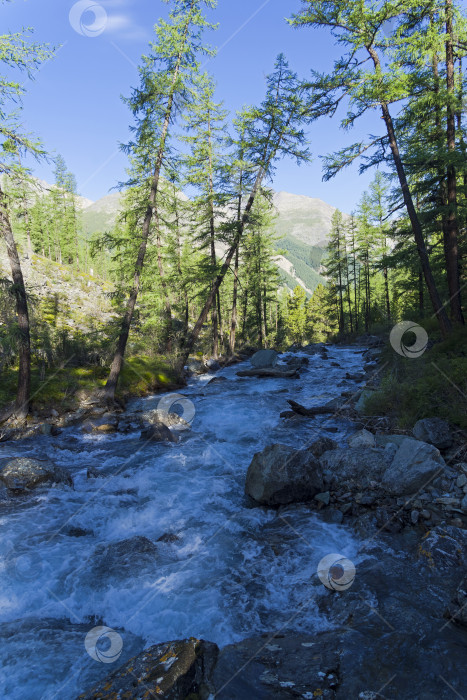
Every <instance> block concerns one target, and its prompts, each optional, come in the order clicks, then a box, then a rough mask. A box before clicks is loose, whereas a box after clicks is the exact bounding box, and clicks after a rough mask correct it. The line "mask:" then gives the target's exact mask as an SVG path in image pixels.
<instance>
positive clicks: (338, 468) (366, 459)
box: [319, 447, 387, 491]
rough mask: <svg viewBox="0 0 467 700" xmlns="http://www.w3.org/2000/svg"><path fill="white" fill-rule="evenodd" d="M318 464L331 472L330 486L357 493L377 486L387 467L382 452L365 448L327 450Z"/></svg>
mask: <svg viewBox="0 0 467 700" xmlns="http://www.w3.org/2000/svg"><path fill="white" fill-rule="evenodd" d="M319 462H320V464H321V467H322V468H323V470H325V471H329V472H331V474H332V478H331V481H330V482H329V483H330V485H331V486H338V487H339V488H349V489H350V490H358V491H361V490H362V489H367V488H370V487H371V486H373V485H377V484H378V483H379V482H380V480H381V477H382V475H383V473H384V471H385V469H386V466H387V465H386V462H385V460H384V457H383V451H382V450H378V449H375V448H367V447H350V448H349V449H343V448H339V449H337V450H329V451H328V452H325V453H324V454H323V455H322V456H321V457H320V460H319ZM372 482H373V483H372Z"/></svg>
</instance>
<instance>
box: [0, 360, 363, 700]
mask: <svg viewBox="0 0 467 700" xmlns="http://www.w3.org/2000/svg"><path fill="white" fill-rule="evenodd" d="M362 354H363V350H357V349H355V348H342V347H331V348H330V352H329V356H330V357H329V359H328V360H326V359H323V358H322V357H321V356H320V355H312V356H310V358H309V365H308V367H307V368H306V370H305V371H304V372H303V373H302V375H301V377H300V378H297V379H252V378H239V377H237V376H236V372H237V371H239V370H240V369H244V368H245V367H246V366H247V364H248V363H245V365H244V366H242V365H235V366H232V367H229V368H227V369H225V370H222V371H220V372H218V373H217V374H216V376H224V377H226V379H227V381H221V382H216V383H213V384H209V385H208V382H209V381H210V380H211V379H212V378H213V376H214V375H204V376H202V377H196V378H193V379H192V380H191V381H190V382H189V385H188V386H187V387H186V388H185V389H184V390H183V391H182V392H181V393H183V395H184V396H186V397H187V398H188V399H189V401H190V402H192V404H193V406H194V410H195V417H194V420H193V423H192V430H191V431H186V432H183V433H182V434H181V440H180V442H179V443H177V444H167V443H163V444H159V443H150V444H145V443H144V441H143V440H141V439H140V437H139V431H138V432H137V433H130V434H127V435H120V434H116V435H106V436H96V435H85V434H84V433H82V431H81V430H80V428H79V427H78V428H73V429H71V428H70V429H66V430H64V431H63V433H62V434H61V435H60V436H58V437H56V438H50V437H43V438H40V439H36V438H35V439H34V440H28V441H24V442H22V443H5V444H2V445H0V464H2V465H3V464H4V462H5V461H7V459H9V458H13V457H18V456H22V457H24V456H28V457H34V458H37V459H48V460H51V461H52V462H54V463H55V464H58V465H60V466H63V467H65V468H66V469H68V470H69V472H70V474H71V475H72V478H73V482H74V488H73V489H70V488H68V487H62V486H57V487H55V488H48V489H44V490H41V491H37V492H35V493H33V494H31V495H27V496H16V497H11V496H8V494H6V493H0V547H1V556H2V563H1V565H0V566H1V569H0V666H1V670H0V696H1V697H2V698H4V699H5V700H13V699H14V700H23V699H24V700H32V699H33V698H34V699H39V698H40V699H41V700H53V698H59V699H60V700H72V699H73V698H75V697H76V696H77V695H78V694H79V693H80V692H82V691H83V690H85V689H86V688H88V687H89V686H91V685H92V684H93V683H94V682H95V681H96V680H98V679H100V678H101V677H103V676H105V675H107V674H108V673H109V672H111V671H112V670H114V668H116V667H117V666H118V665H119V664H120V663H123V662H125V661H126V660H127V659H128V658H130V657H131V656H132V655H134V654H135V653H138V652H139V651H140V650H142V649H143V648H144V647H145V646H148V645H150V644H154V643H156V642H162V641H167V640H174V639H180V638H185V637H189V636H195V637H199V638H204V639H207V640H210V641H213V642H216V643H217V644H218V645H219V646H223V645H225V644H228V643H231V642H235V641H238V640H241V639H244V638H246V637H248V636H251V635H253V634H257V633H262V632H266V631H268V632H270V631H275V630H279V629H282V628H284V629H300V630H306V631H313V630H322V629H327V628H329V627H330V626H331V625H332V622H331V621H329V620H327V619H326V618H325V617H323V616H322V615H321V614H320V613H319V611H318V609H317V605H316V601H317V599H318V597H319V596H320V595H322V594H323V593H324V591H325V589H323V587H322V585H321V584H320V582H319V579H318V577H317V575H316V569H317V565H318V562H319V561H320V559H321V558H322V557H323V556H325V555H326V554H329V553H332V552H338V553H340V554H342V555H344V556H346V557H349V558H350V559H352V560H353V561H355V562H357V561H358V556H357V550H358V546H359V542H358V541H357V539H356V537H355V535H354V534H353V533H350V532H349V531H347V529H346V528H345V527H343V526H341V525H336V524H328V523H325V522H324V521H323V520H322V519H321V518H320V517H319V516H318V515H316V514H313V513H312V512H311V511H310V510H309V508H308V507H307V506H306V505H301V506H290V507H285V508H282V509H281V510H280V511H275V510H270V509H265V508H259V507H252V506H251V504H250V503H248V501H247V499H246V498H245V496H244V484H245V475H246V471H247V468H248V465H249V463H250V461H251V459H252V457H253V455H254V453H255V452H258V451H260V450H262V449H263V448H264V447H265V446H266V445H268V444H272V443H276V442H279V443H283V444H287V445H292V446H294V447H297V448H299V447H302V446H304V445H306V444H309V443H311V442H312V441H313V439H316V438H317V437H319V436H320V435H328V436H329V437H332V438H333V439H335V440H337V441H338V442H339V443H340V444H342V445H343V444H344V443H345V438H346V436H347V435H348V434H349V433H350V432H352V431H353V430H354V428H353V427H352V424H351V423H349V422H346V421H342V420H340V419H336V418H334V417H332V416H331V417H329V416H327V417H326V416H319V417H316V418H315V419H312V420H311V419H310V420H309V419H292V420H287V419H282V418H280V415H279V414H280V412H281V411H284V410H287V409H288V405H287V398H293V399H294V400H296V401H298V402H299V403H301V404H305V405H313V404H315V405H317V404H323V403H325V402H326V401H327V400H329V399H331V398H334V397H336V396H339V395H340V394H341V392H342V391H343V390H350V391H352V390H356V389H357V387H358V385H357V384H356V383H355V382H353V381H350V380H346V379H345V373H346V372H350V373H355V372H358V371H360V370H361V368H362V366H363V362H364V360H363V358H362ZM296 356H297V354H295V355H294V357H296ZM281 359H287V356H283V357H282V358H281ZM332 361H336V362H337V363H339V364H340V365H341V366H340V367H335V366H332V365H331V362H332ZM160 400H161V396H160V395H158V396H152V397H149V398H147V399H142V400H138V401H134V402H132V404H131V406H130V409H133V410H134V409H137V408H143V409H144V410H148V409H152V408H156V407H157V405H158V403H159V401H160ZM328 431H329V432H328ZM331 431H334V432H331ZM88 472H90V473H94V474H96V475H97V478H88V476H87V475H88ZM167 534H170V535H175V536H176V538H177V539H176V540H175V538H171V539H174V540H175V541H173V542H170V541H169V542H157V540H158V539H159V538H160V537H162V536H163V535H167ZM137 535H139V536H144V537H147V538H148V539H149V540H151V541H152V542H155V543H156V546H157V549H158V553H157V556H156V557H155V559H154V562H153V563H152V564H150V565H149V566H148V565H147V562H146V565H145V566H144V567H143V568H142V569H141V570H140V569H139V567H138V566H135V567H133V568H132V570H131V575H129V574H128V570H125V571H124V572H123V575H122V576H120V575H119V574H118V572H117V573H115V572H113V573H112V572H110V573H109V572H105V571H104V572H101V573H100V574H99V575H96V573H95V567H94V568H93V566H92V561H93V559H92V557H93V554H94V552H95V550H96V547H98V546H99V545H102V544H108V543H111V542H117V541H119V540H124V539H127V538H130V537H134V536H137ZM96 625H106V626H108V627H110V628H112V629H114V630H116V631H118V634H119V635H120V637H121V639H122V640H123V649H122V654H121V656H120V658H119V660H118V662H115V663H114V664H107V663H100V662H98V661H95V660H93V659H92V658H91V657H90V655H89V654H88V653H87V652H86V649H85V646H84V640H85V636H86V634H87V632H88V631H89V630H90V629H92V628H93V627H94V626H96Z"/></svg>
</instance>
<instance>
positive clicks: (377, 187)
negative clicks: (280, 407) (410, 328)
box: [1, 2, 467, 417]
mask: <svg viewBox="0 0 467 700" xmlns="http://www.w3.org/2000/svg"><path fill="white" fill-rule="evenodd" d="M214 6H215V3H214V2H193V3H190V2H188V3H187V2H174V3H172V5H171V12H170V16H169V18H168V19H167V20H161V21H160V22H159V23H157V24H156V26H155V33H154V38H153V40H152V42H151V44H150V46H149V47H148V51H147V53H146V54H145V55H144V56H143V57H142V58H141V62H140V66H139V69H138V72H139V83H138V84H136V85H134V86H132V87H131V88H129V89H128V90H127V96H126V97H124V98H123V99H124V101H125V104H126V105H127V107H128V121H129V126H130V138H129V140H128V142H127V143H125V144H123V145H122V149H123V150H124V152H125V154H126V155H127V156H128V170H127V180H126V181H125V182H122V183H115V184H116V185H117V186H118V187H119V188H120V190H121V191H122V192H123V194H124V197H123V205H122V208H121V211H120V212H119V216H118V220H117V222H116V223H115V225H114V227H113V228H112V229H111V230H103V231H101V232H98V233H94V234H92V235H87V234H85V233H84V232H83V227H82V221H81V208H80V203H79V197H78V193H77V191H76V182H75V177H74V175H73V173H71V172H69V171H68V169H67V166H66V163H65V161H64V159H63V157H62V156H60V155H58V156H55V157H54V158H53V160H54V163H55V170H54V178H55V182H54V183H53V184H52V185H50V186H44V185H42V184H41V183H40V182H38V181H37V180H36V179H35V178H34V172H33V167H26V166H25V165H23V162H24V160H25V157H26V156H27V155H33V156H34V157H35V158H37V159H42V158H48V157H49V158H50V157H51V156H50V155H48V154H47V144H42V143H41V142H40V141H39V140H37V137H36V136H31V135H30V134H28V133H26V132H25V131H24V128H23V127H22V123H21V99H22V96H23V94H24V91H26V90H27V89H28V84H29V81H30V80H33V79H34V77H35V72H36V71H38V70H39V69H40V67H41V65H42V64H43V63H44V62H45V61H48V60H50V59H51V58H53V51H54V49H53V48H52V47H49V46H46V45H40V44H35V43H34V41H33V34H32V31H30V30H27V31H26V30H25V32H24V33H21V32H20V33H18V34H10V35H9V34H6V35H4V36H3V37H2V47H3V51H2V60H3V65H4V72H5V77H4V80H3V87H2V114H3V121H2V163H1V169H2V174H3V184H2V233H3V237H4V240H5V243H6V251H7V255H8V263H9V265H8V267H5V277H4V280H3V284H2V288H1V293H2V316H3V322H2V326H1V328H2V330H1V333H2V335H1V342H2V365H1V366H2V371H3V374H4V379H5V381H6V384H7V385H8V388H7V389H6V390H4V391H3V392H2V400H3V401H4V402H6V403H7V402H8V399H11V398H12V397H11V391H12V372H17V373H18V378H19V381H18V387H17V395H16V401H15V407H14V411H15V413H16V415H17V416H18V417H24V416H25V415H27V413H28V410H29V401H30V395H31V376H32V382H33V386H34V387H36V383H37V379H38V378H39V381H40V378H41V376H42V379H43V377H44V373H46V374H47V373H49V372H51V371H52V372H53V371H56V368H57V367H59V366H60V365H61V363H63V362H66V361H67V360H68V359H69V357H70V356H71V355H74V356H75V360H74V363H75V364H78V366H79V367H82V368H83V367H86V366H88V365H92V364H93V363H94V364H96V362H97V363H98V365H99V367H98V368H96V371H95V372H94V374H93V375H92V376H93V377H94V380H95V381H97V382H98V383H99V384H102V381H103V378H104V372H103V368H104V367H105V368H106V371H108V376H107V377H106V381H105V384H104V389H105V391H104V393H105V397H106V399H107V400H112V399H113V398H114V395H115V391H116V389H117V387H118V382H119V378H120V375H121V372H122V369H123V367H124V364H125V358H127V359H128V360H129V361H130V362H131V358H136V357H137V356H138V355H143V356H144V357H145V360H144V362H146V361H148V360H151V361H153V363H154V362H155V365H154V366H156V367H157V368H158V369H160V366H161V362H162V365H166V366H167V371H169V368H170V372H169V374H170V375H171V377H172V379H175V378H176V377H178V376H180V373H181V372H182V370H183V366H184V365H185V364H186V361H187V359H188V357H189V356H190V354H192V353H196V352H197V353H200V354H201V353H202V354H203V355H209V356H212V357H213V358H215V359H217V358H218V357H219V356H225V355H230V356H232V355H233V354H234V353H235V350H236V348H237V349H238V347H239V343H240V344H243V345H253V346H257V347H273V346H274V347H278V348H283V347H286V346H287V345H290V343H292V342H295V343H302V342H304V341H305V340H306V341H308V342H313V341H315V342H316V341H324V340H329V339H331V338H333V337H342V336H345V335H347V334H358V333H368V332H372V331H374V330H375V329H376V330H382V329H385V328H389V327H390V324H391V323H392V324H394V323H395V322H397V321H399V320H401V319H404V318H406V317H410V318H416V319H419V320H421V319H426V320H427V321H429V323H430V329H431V328H433V327H434V326H435V325H436V326H437V327H439V334H440V336H441V337H442V338H444V339H447V338H448V337H449V336H451V335H452V334H453V333H455V332H456V329H457V328H458V327H460V326H463V324H464V316H463V307H462V287H463V285H464V284H465V270H464V269H463V265H462V259H463V249H464V247H465V244H466V242H465V236H466V216H467V213H466V212H467V209H466V194H467V189H466V182H467V180H466V177H467V175H466V166H465V163H466V157H465V149H466V138H467V137H466V134H465V113H464V112H465V110H464V107H465V98H464V91H465V76H464V72H463V66H462V62H463V60H464V57H465V51H466V43H465V36H464V32H465V26H464V25H465V18H464V17H463V14H462V11H461V7H457V6H456V5H453V4H450V3H447V4H440V5H439V6H438V5H436V3H435V4H430V5H429V6H427V7H423V8H420V7H417V6H412V5H411V4H410V3H409V4H407V6H406V5H403V6H396V5H392V4H391V3H384V5H383V6H381V7H378V8H376V7H373V6H371V5H368V6H367V5H362V4H361V3H355V4H354V3H346V4H345V6H343V5H342V3H309V2H305V3H303V6H302V7H301V8H297V11H296V13H295V14H293V15H291V17H290V18H289V20H288V21H289V23H290V25H291V30H292V29H294V30H296V31H306V30H307V28H310V27H320V28H322V29H323V30H325V31H327V32H328V33H329V34H330V35H331V37H334V38H335V39H336V40H337V47H338V49H339V56H338V57H337V58H336V60H335V62H334V68H333V70H332V72H330V73H329V74H318V73H317V72H315V71H313V67H312V66H310V68H311V73H310V74H309V75H306V76H299V75H297V74H296V73H295V72H294V70H293V67H292V66H290V65H289V64H288V62H287V59H286V57H285V56H284V55H282V54H279V55H278V56H277V59H276V62H275V64H274V65H272V66H271V69H270V73H269V75H268V76H267V79H266V84H265V92H264V95H263V96H259V97H258V102H257V104H254V105H251V106H248V107H244V108H243V109H242V110H241V111H240V112H239V113H238V114H235V115H230V114H228V113H227V111H226V109H225V108H224V106H223V105H222V103H220V102H218V101H217V100H216V85H215V83H214V80H213V78H212V77H211V76H210V75H209V73H207V72H205V71H203V69H202V67H201V64H202V62H203V59H204V58H205V57H206V56H212V55H213V54H215V49H213V48H212V47H211V42H215V31H214V30H215V28H216V27H215V25H214V24H211V23H210V22H209V21H208V20H207V19H206V17H205V15H204V13H205V10H212V9H213V8H214ZM464 62H465V60H464ZM338 109H339V110H340V111H339V115H336V117H334V114H335V113H336V112H337V111H338ZM367 112H377V113H380V116H381V123H380V132H379V133H376V134H369V135H368V137H367V138H366V139H363V140H361V141H358V142H356V143H351V144H350V145H348V146H346V147H345V148H343V149H341V150H339V151H338V152H335V153H329V154H321V153H319V152H318V155H320V156H323V157H324V161H323V164H324V169H323V177H324V178H325V179H330V178H333V177H336V176H337V175H338V173H339V172H340V171H341V170H342V169H343V168H345V167H346V166H348V165H349V164H351V163H353V162H354V161H358V162H359V166H360V170H361V171H362V172H364V171H366V170H368V169H372V170H373V171H374V173H375V176H374V180H373V182H372V183H371V186H370V188H369V190H368V191H366V192H364V193H363V194H362V196H361V199H360V203H359V205H358V208H357V209H356V210H355V211H353V212H351V213H350V214H341V213H340V212H338V211H336V212H335V214H334V217H333V220H332V227H331V231H330V234H329V239H328V241H327V250H326V252H325V256H324V259H323V260H322V261H321V272H322V282H324V284H323V283H320V284H319V285H318V286H317V288H316V289H315V290H314V293H313V295H312V296H310V294H309V293H308V294H304V289H303V288H301V287H300V285H298V286H297V288H296V289H294V290H293V294H290V291H287V288H286V287H283V286H282V283H281V278H280V275H279V273H278V267H277V264H275V256H276V255H277V252H278V251H280V240H277V237H276V236H275V234H274V231H275V229H274V218H275V217H276V216H277V214H276V212H275V210H274V207H273V205H272V203H271V191H270V189H269V188H270V185H271V183H272V182H273V179H274V172H275V170H276V169H277V168H278V167H280V163H281V161H282V160H283V159H285V158H291V159H293V160H294V161H296V162H298V163H306V162H307V161H309V159H310V158H311V157H312V155H313V156H314V155H315V149H316V146H315V145H314V144H313V143H311V142H310V140H309V138H308V133H309V130H310V128H311V127H312V125H313V123H314V122H316V121H317V120H320V119H325V118H326V117H328V118H329V117H334V120H335V128H336V129H339V128H342V129H345V130H350V129H351V127H352V126H353V125H354V124H356V122H358V120H360V119H363V118H364V117H365V115H366V113H367ZM22 258H23V259H26V260H29V261H30V262H31V264H32V265H34V264H37V265H41V266H43V267H44V269H46V270H47V269H50V270H55V271H62V272H63V273H64V274H65V275H67V274H68V275H70V276H73V277H74V276H75V275H76V274H78V275H90V274H91V276H94V277H96V278H97V279H98V280H99V283H100V284H101V285H102V289H104V290H105V294H106V296H107V298H108V299H109V300H110V303H111V307H112V311H113V313H112V315H111V317H110V319H108V320H107V322H105V323H100V324H98V326H97V327H93V328H91V329H89V332H83V333H80V332H78V333H76V332H75V333H73V332H70V329H69V328H67V326H66V324H65V325H64V324H63V323H59V324H58V325H57V322H56V321H57V319H56V316H57V314H59V311H58V309H57V308H55V314H54V309H53V306H54V301H53V299H48V300H47V299H45V300H44V299H41V301H40V303H38V301H37V299H35V297H34V293H33V291H32V290H28V289H26V287H25V285H24V280H23V278H22V271H21V267H22ZM91 271H92V272H91ZM78 279H80V278H78ZM81 283H82V284H84V285H85V284H86V280H85V278H84V277H83V278H82V279H81ZM307 291H309V290H307ZM312 291H313V290H312ZM55 301H56V300H55ZM56 305H57V304H56V303H55V306H56ZM433 319H435V321H436V323H432V320H433ZM51 320H52V323H51V322H50V321H51ZM157 358H159V359H157ZM160 358H164V360H163V361H162V360H161V359H160ZM151 361H149V362H148V365H147V368H146V369H147V371H148V372H149V373H151V372H153V370H151ZM144 362H143V364H144ZM72 363H73V361H72ZM69 380H70V375H69V374H66V375H64V381H69ZM129 381H130V383H131V380H129Z"/></svg>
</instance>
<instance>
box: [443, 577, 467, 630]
mask: <svg viewBox="0 0 467 700" xmlns="http://www.w3.org/2000/svg"><path fill="white" fill-rule="evenodd" d="M445 616H446V617H447V618H449V619H451V620H452V621H453V622H457V623H458V624H459V625H462V626H463V627H467V576H464V578H463V579H462V581H461V582H460V584H459V586H458V587H457V591H456V594H455V596H454V599H453V602H452V605H450V606H449V608H448V610H447V611H446V615H445Z"/></svg>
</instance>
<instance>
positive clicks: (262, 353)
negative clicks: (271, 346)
mask: <svg viewBox="0 0 467 700" xmlns="http://www.w3.org/2000/svg"><path fill="white" fill-rule="evenodd" d="M250 362H251V364H252V365H253V367H256V369H266V368H268V367H275V366H276V365H277V362H278V354H277V352H276V351H275V350H258V352H255V354H254V355H253V357H252V358H251V360H250Z"/></svg>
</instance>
